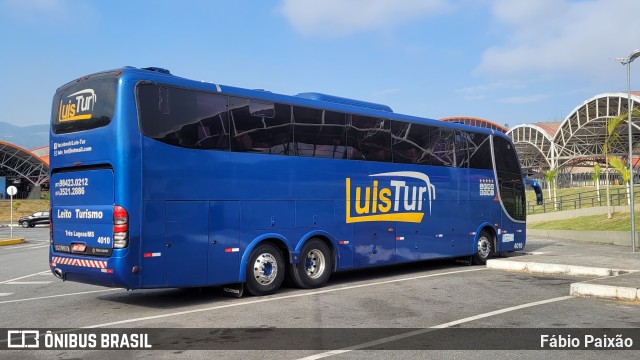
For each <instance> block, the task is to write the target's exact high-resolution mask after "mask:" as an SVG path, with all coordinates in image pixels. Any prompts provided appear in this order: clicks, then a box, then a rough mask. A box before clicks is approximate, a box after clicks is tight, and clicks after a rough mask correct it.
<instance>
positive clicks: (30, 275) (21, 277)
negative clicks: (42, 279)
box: [0, 270, 49, 285]
mask: <svg viewBox="0 0 640 360" xmlns="http://www.w3.org/2000/svg"><path fill="white" fill-rule="evenodd" d="M45 272H49V270H45V271H40V272H37V273H34V274H29V275H25V276H20V277H17V278H14V279H9V280H4V281H0V285H1V284H6V283H10V282H13V281H17V280H22V279H26V278H28V277H32V276H36V275H40V274H43V273H45Z"/></svg>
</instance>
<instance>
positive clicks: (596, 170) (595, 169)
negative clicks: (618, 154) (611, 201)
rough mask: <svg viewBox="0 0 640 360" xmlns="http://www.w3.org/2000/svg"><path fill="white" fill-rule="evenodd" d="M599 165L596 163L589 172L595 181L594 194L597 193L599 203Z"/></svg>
mask: <svg viewBox="0 0 640 360" xmlns="http://www.w3.org/2000/svg"><path fill="white" fill-rule="evenodd" d="M601 170H602V169H601V168H600V165H598V164H596V165H595V166H594V167H593V174H591V178H592V179H593V181H594V182H595V183H596V194H597V195H598V203H600V172H601Z"/></svg>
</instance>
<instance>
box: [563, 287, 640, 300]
mask: <svg viewBox="0 0 640 360" xmlns="http://www.w3.org/2000/svg"><path fill="white" fill-rule="evenodd" d="M569 295H571V296H579V297H595V298H603V299H613V300H625V301H640V289H636V288H632V287H622V286H610V285H600V284H589V283H574V284H571V287H570V290H569Z"/></svg>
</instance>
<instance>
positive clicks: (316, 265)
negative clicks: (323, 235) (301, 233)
mask: <svg viewBox="0 0 640 360" xmlns="http://www.w3.org/2000/svg"><path fill="white" fill-rule="evenodd" d="M332 268H333V261H332V256H331V250H330V249H329V247H328V246H327V244H326V243H325V242H324V241H322V240H320V239H311V240H309V241H307V243H306V244H304V246H303V247H302V249H301V251H300V262H299V263H297V264H292V265H291V267H290V271H289V274H290V275H291V276H290V278H291V281H292V282H293V283H294V284H295V285H296V286H297V287H299V288H302V289H312V288H318V287H322V286H324V285H325V284H326V283H327V281H328V280H329V276H331V269H332Z"/></svg>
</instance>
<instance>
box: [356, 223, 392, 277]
mask: <svg viewBox="0 0 640 360" xmlns="http://www.w3.org/2000/svg"><path fill="white" fill-rule="evenodd" d="M395 227H396V223H395V222H394V221H372V222H362V223H355V224H353V241H354V245H355V246H354V248H355V257H354V260H355V265H356V267H367V266H377V265H384V264H393V263H394V262H395V261H396V228H395Z"/></svg>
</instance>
